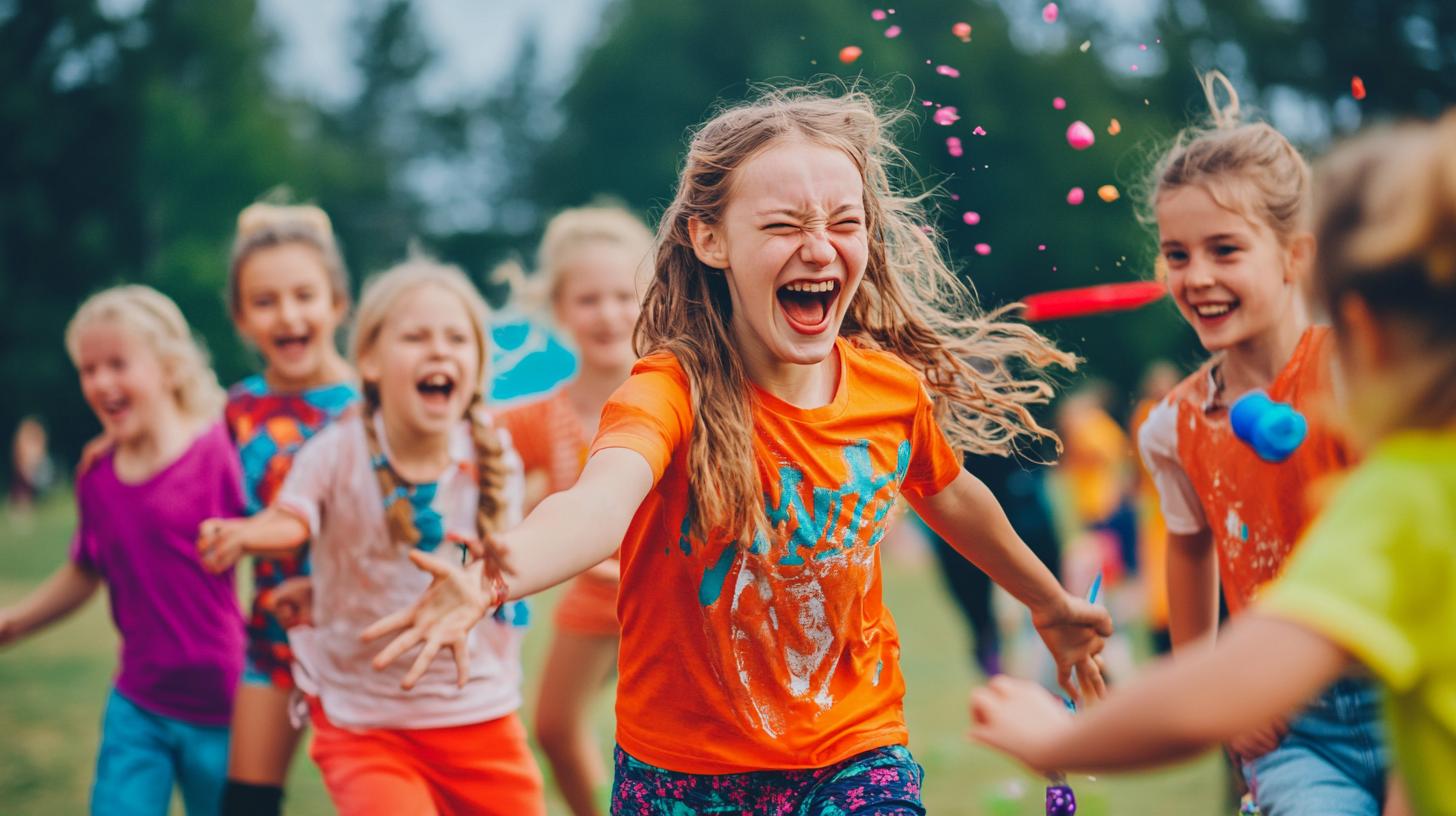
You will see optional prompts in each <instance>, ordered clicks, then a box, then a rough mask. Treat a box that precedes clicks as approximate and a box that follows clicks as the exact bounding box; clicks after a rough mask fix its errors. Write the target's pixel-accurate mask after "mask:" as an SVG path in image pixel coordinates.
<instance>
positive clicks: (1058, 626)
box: [1032, 593, 1112, 704]
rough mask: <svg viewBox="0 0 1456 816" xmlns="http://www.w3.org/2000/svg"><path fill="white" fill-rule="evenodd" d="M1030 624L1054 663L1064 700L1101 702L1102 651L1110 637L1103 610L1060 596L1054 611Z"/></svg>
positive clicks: (1103, 687)
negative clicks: (1065, 693) (1039, 636)
mask: <svg viewBox="0 0 1456 816" xmlns="http://www.w3.org/2000/svg"><path fill="white" fill-rule="evenodd" d="M1032 623H1034V624H1035V625H1036V631H1037V634H1039V635H1041V639H1042V641H1043V642H1044V643H1046V646H1047V649H1048V650H1049V651H1050V652H1051V653H1052V658H1053V659H1055V660H1056V662H1057V684H1058V685H1060V686H1061V687H1062V689H1063V690H1064V691H1066V692H1067V694H1068V696H1070V697H1071V698H1072V700H1074V701H1075V702H1077V703H1078V704H1082V703H1085V702H1087V701H1089V700H1100V699H1102V696H1103V695H1105V694H1106V693H1107V684H1106V682H1105V681H1104V680H1103V678H1102V657H1101V654H1102V647H1103V646H1104V645H1105V644H1106V638H1108V637H1110V636H1111V635H1112V616H1110V615H1108V614H1107V610H1106V609H1103V608H1102V607H1100V606H1093V605H1092V604H1090V603H1087V602H1086V601H1084V600H1081V599H1080V598H1075V597H1072V596H1071V595H1068V594H1066V593H1063V594H1062V603H1061V604H1060V605H1059V606H1058V607H1057V608H1055V609H1053V610H1052V611H1050V612H1048V613H1043V614H1037V615H1034V616H1033V617H1032ZM1074 670H1075V672H1076V681H1075V682H1073V679H1072V674H1073V671H1074Z"/></svg>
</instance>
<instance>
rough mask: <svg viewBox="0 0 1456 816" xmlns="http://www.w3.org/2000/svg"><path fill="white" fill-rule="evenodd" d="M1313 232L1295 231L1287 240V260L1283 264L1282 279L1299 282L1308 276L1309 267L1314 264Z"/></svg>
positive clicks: (1288, 281) (1287, 281)
mask: <svg viewBox="0 0 1456 816" xmlns="http://www.w3.org/2000/svg"><path fill="white" fill-rule="evenodd" d="M1314 253H1315V240H1314V234H1313V233H1308V232H1299V233H1295V235H1294V237H1293V238H1291V239H1290V241H1289V259H1288V260H1289V262H1288V263H1287V264H1286V265H1285V270H1284V281H1285V282H1286V283H1300V282H1302V281H1304V280H1306V279H1308V278H1309V270H1310V267H1311V266H1313V265H1314Z"/></svg>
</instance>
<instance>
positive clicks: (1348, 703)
mask: <svg viewBox="0 0 1456 816" xmlns="http://www.w3.org/2000/svg"><path fill="white" fill-rule="evenodd" d="M1386 765H1387V762H1386V752H1385V737H1384V730H1383V728H1382V727H1381V723H1380V694H1379V692H1378V690H1377V689H1376V687H1375V685H1374V684H1372V683H1370V682H1367V681H1364V680H1354V679H1343V680H1339V681H1337V682H1336V683H1335V684H1334V685H1332V686H1330V687H1329V688H1327V689H1325V691H1324V692H1323V693H1322V694H1321V695H1320V696H1319V697H1318V698H1316V699H1315V701H1314V702H1313V703H1311V704H1310V706H1309V708H1307V709H1305V711H1304V713H1302V714H1300V715H1299V716H1298V717H1297V718H1295V719H1294V720H1293V721H1292V722H1290V724H1289V733H1288V734H1286V735H1285V737H1284V740H1283V741H1282V742H1280V743H1279V747H1278V748H1275V749H1274V750H1273V751H1271V752H1269V753H1267V754H1265V755H1264V756H1261V757H1259V758H1258V759H1255V760H1252V761H1250V762H1246V763H1244V769H1243V770H1244V779H1245V780H1247V781H1248V783H1249V790H1250V791H1251V792H1253V794H1254V797H1255V801H1256V802H1258V804H1259V810H1260V811H1261V812H1262V813H1263V816H1380V811H1381V808H1382V806H1383V805H1384V802H1385V769H1386Z"/></svg>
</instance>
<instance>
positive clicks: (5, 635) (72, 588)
mask: <svg viewBox="0 0 1456 816" xmlns="http://www.w3.org/2000/svg"><path fill="white" fill-rule="evenodd" d="M100 585H101V576H99V575H97V574H96V573H94V572H91V571H90V570H87V569H85V568H83V567H79V566H77V565H75V564H73V563H69V562H67V563H66V564H65V565H64V566H62V567H61V568H60V569H58V570H56V571H55V572H54V573H53V574H52V575H51V577H49V578H47V579H46V580H45V583H43V584H41V585H40V586H38V587H36V588H35V591H33V592H31V593H30V595H28V596H26V598H25V600H23V601H21V602H20V603H18V604H16V605H15V606H12V607H9V608H7V609H0V645H4V644H6V643H10V642H12V641H16V640H19V639H21V638H23V637H25V636H27V635H30V634H32V633H34V632H35V631H36V630H39V629H42V628H44V627H46V626H49V625H50V624H52V623H55V622H56V621H58V620H60V619H61V618H64V617H66V616H67V615H69V614H71V613H72V612H75V611H76V610H77V609H79V608H81V606H82V604H85V603H86V601H88V600H90V599H91V596H92V595H94V594H96V588H97V587H98V586H100Z"/></svg>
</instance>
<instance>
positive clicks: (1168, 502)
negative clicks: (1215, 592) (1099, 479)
mask: <svg viewBox="0 0 1456 816" xmlns="http://www.w3.org/2000/svg"><path fill="white" fill-rule="evenodd" d="M1332 349H1333V337H1332V335H1331V334H1330V330H1329V329H1328V328H1325V327H1315V328H1310V329H1308V330H1306V331H1305V332H1304V334H1303V335H1301V336H1300V338H1299V344H1298V345H1297V346H1295V349H1294V354H1292V355H1291V356H1290V358H1289V362H1288V363H1286V364H1285V365H1284V368H1283V369H1281V370H1280V372H1279V374H1278V376H1276V377H1275V378H1274V381H1273V382H1272V383H1270V384H1269V388H1268V393H1269V396H1270V397H1271V398H1272V399H1274V400H1276V401H1278V402H1284V403H1289V404H1291V405H1293V406H1294V407H1295V409H1297V410H1298V411H1300V412H1301V413H1303V414H1304V416H1305V418H1306V419H1307V420H1308V421H1309V434H1308V436H1306V437H1305V440H1304V442H1303V443H1301V444H1300V446H1299V447H1298V448H1297V449H1295V451H1294V453H1293V454H1292V455H1291V456H1290V457H1289V458H1288V459H1286V460H1284V461H1283V462H1279V463H1271V462H1265V461H1264V460H1263V459H1260V458H1259V456H1258V454H1256V453H1254V449H1253V448H1252V447H1250V446H1248V445H1246V444H1244V443H1243V442H1241V441H1239V439H1238V438H1237V437H1236V436H1234V432H1233V427H1232V426H1231V425H1230V424H1229V419H1228V414H1229V412H1228V407H1227V406H1225V405H1222V404H1220V403H1218V402H1217V401H1216V400H1215V399H1214V397H1215V396H1216V394H1215V389H1214V385H1213V376H1212V369H1213V366H1214V365H1215V363H1213V362H1210V363H1209V364H1207V365H1205V366H1204V367H1203V368H1200V369H1199V370H1198V371H1196V372H1194V373H1193V374H1192V375H1190V376H1189V377H1188V378H1187V379H1185V380H1184V381H1183V382H1181V383H1179V384H1178V386H1177V387H1176V388H1174V389H1173V391H1172V393H1170V394H1169V395H1168V398H1167V400H1166V401H1164V402H1162V403H1159V405H1158V406H1157V407H1156V408H1154V409H1153V411H1152V412H1151V413H1150V414H1149V416H1148V420H1147V422H1145V423H1144V425H1143V429H1142V432H1141V433H1140V434H1139V437H1140V439H1139V441H1140V447H1141V448H1142V449H1143V457H1144V461H1146V462H1147V464H1148V467H1149V470H1151V471H1152V473H1153V478H1154V479H1155V480H1156V481H1157V483H1158V492H1159V493H1160V494H1161V495H1162V505H1163V511H1164V513H1163V515H1164V517H1165V519H1166V521H1167V525H1168V530H1169V531H1170V532H1174V533H1183V534H1189V533H1196V532H1198V531H1199V530H1201V529H1205V528H1206V529H1208V530H1209V531H1210V533H1211V534H1212V536H1213V542H1214V544H1215V546H1216V548H1217V550H1218V575H1219V581H1220V583H1221V584H1222V585H1223V593H1224V599H1225V600H1226V601H1227V602H1228V608H1229V612H1230V613H1236V612H1239V611H1240V610H1242V609H1243V608H1244V607H1246V606H1248V605H1249V603H1250V602H1251V601H1252V600H1253V599H1254V597H1255V596H1256V595H1257V594H1258V592H1259V590H1260V589H1261V588H1262V587H1263V586H1264V585H1265V584H1267V583H1269V582H1270V581H1272V580H1274V579H1275V578H1277V577H1278V576H1279V573H1280V571H1282V570H1283V568H1284V563H1285V561H1287V560H1288V558H1289V554H1290V552H1292V551H1293V549H1294V546H1295V544H1296V543H1298V541H1299V537H1300V535H1301V533H1303V532H1304V528H1305V527H1306V526H1307V525H1308V524H1309V522H1310V520H1311V519H1313V518H1314V517H1315V515H1316V507H1315V501H1314V497H1312V496H1311V488H1312V487H1314V486H1315V485H1317V484H1318V483H1319V482H1320V481H1321V480H1322V479H1324V478H1325V477H1327V476H1330V475H1333V474H1336V473H1339V472H1340V471H1343V470H1345V469H1346V468H1348V467H1349V466H1350V454H1349V451H1348V450H1347V448H1346V444H1345V441H1344V439H1343V438H1341V437H1340V436H1339V435H1338V434H1337V433H1336V432H1335V429H1334V425H1333V423H1332V422H1331V420H1330V418H1329V415H1328V411H1329V409H1330V402H1331V394H1332V386H1331V382H1330V371H1331V354H1332Z"/></svg>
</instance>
